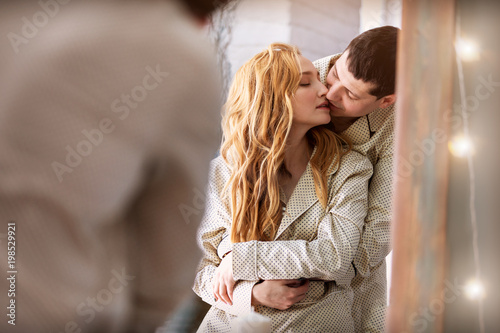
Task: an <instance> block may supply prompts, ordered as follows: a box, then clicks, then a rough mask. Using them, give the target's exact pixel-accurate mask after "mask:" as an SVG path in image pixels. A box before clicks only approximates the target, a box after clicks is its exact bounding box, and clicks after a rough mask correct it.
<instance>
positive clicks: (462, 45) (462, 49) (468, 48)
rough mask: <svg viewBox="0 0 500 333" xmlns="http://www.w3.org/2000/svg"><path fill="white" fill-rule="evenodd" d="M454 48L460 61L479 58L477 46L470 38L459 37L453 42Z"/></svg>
mask: <svg viewBox="0 0 500 333" xmlns="http://www.w3.org/2000/svg"><path fill="white" fill-rule="evenodd" d="M455 50H456V52H457V55H458V56H459V57H460V58H461V59H462V61H475V60H479V47H478V46H477V43H475V42H474V41H472V40H470V39H463V38H459V39H458V40H457V41H456V43H455Z"/></svg>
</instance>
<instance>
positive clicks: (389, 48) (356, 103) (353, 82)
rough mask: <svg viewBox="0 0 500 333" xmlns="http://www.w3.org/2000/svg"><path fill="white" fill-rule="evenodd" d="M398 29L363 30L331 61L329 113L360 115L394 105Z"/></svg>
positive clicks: (343, 115) (328, 83)
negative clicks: (338, 56) (336, 58)
mask: <svg viewBox="0 0 500 333" xmlns="http://www.w3.org/2000/svg"><path fill="white" fill-rule="evenodd" d="M398 32H399V29H398V28H396V27H392V26H384V27H379V28H374V29H371V30H368V31H365V32H363V33H362V34H360V35H359V36H357V37H356V38H354V39H353V40H352V41H351V43H350V44H349V45H348V46H347V48H346V50H345V51H344V53H343V54H342V55H341V57H340V58H339V59H338V60H337V61H336V62H335V63H334V64H332V66H331V68H330V70H329V72H328V76H327V78H326V81H327V86H328V89H329V90H328V94H327V98H328V100H329V101H330V107H331V114H332V116H336V117H361V116H364V115H367V114H369V113H371V112H372V111H374V110H376V109H377V108H386V107H388V106H390V105H392V104H394V102H395V101H396V95H395V81H396V53H397V40H398Z"/></svg>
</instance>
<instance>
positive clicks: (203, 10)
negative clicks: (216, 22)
mask: <svg viewBox="0 0 500 333" xmlns="http://www.w3.org/2000/svg"><path fill="white" fill-rule="evenodd" d="M179 1H180V2H181V3H184V4H185V5H186V7H187V8H188V9H189V11H190V12H191V13H192V14H193V15H194V16H195V17H197V18H198V19H200V20H204V19H206V18H208V17H209V16H210V14H212V12H214V11H215V10H217V9H219V8H222V7H224V6H225V5H227V4H228V3H230V2H231V1H234V0H179Z"/></svg>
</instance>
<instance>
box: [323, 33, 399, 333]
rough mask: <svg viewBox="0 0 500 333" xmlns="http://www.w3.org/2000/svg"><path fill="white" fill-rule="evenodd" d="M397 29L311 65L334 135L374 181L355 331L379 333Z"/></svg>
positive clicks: (358, 263)
mask: <svg viewBox="0 0 500 333" xmlns="http://www.w3.org/2000/svg"><path fill="white" fill-rule="evenodd" d="M398 32H399V29H398V28H395V27H391V26H384V27H379V28H374V29H371V30H368V31H366V32H364V33H362V34H361V35H359V36H357V37H356V38H354V39H353V40H352V41H351V43H350V44H349V46H348V47H347V48H346V50H345V51H344V52H343V53H342V54H338V55H334V56H329V57H326V58H322V59H319V60H317V61H316V62H315V63H314V65H315V66H316V68H317V69H318V71H319V72H320V75H321V78H322V79H323V80H324V81H323V82H325V81H326V85H327V87H328V93H327V96H326V97H327V99H328V100H329V102H330V110H331V111H330V114H331V115H332V125H333V126H332V127H333V130H334V131H335V132H337V133H339V134H341V135H343V136H344V137H346V138H348V139H349V140H350V141H351V143H352V145H353V150H355V151H357V152H359V153H361V154H363V155H365V156H367V157H368V159H369V160H370V162H371V163H372V164H373V176H372V178H371V180H370V187H369V193H368V213H367V216H366V218H365V224H364V227H363V232H362V237H361V241H360V244H359V247H358V252H357V254H356V256H355V259H354V262H353V264H354V267H355V268H356V270H357V274H356V277H355V278H354V279H353V281H352V283H351V287H352V288H353V289H354V302H353V310H352V313H353V319H354V323H355V325H356V326H355V329H356V332H383V331H384V327H385V312H386V302H387V301H386V300H387V295H386V294H387V291H386V289H387V279H386V265H385V257H386V256H387V255H388V254H389V252H390V250H391V238H390V235H391V226H390V222H391V202H392V195H391V194H392V177H393V173H392V168H393V166H392V165H393V158H392V157H393V151H394V112H395V110H394V103H395V101H396V94H395V81H396V55H397V38H398Z"/></svg>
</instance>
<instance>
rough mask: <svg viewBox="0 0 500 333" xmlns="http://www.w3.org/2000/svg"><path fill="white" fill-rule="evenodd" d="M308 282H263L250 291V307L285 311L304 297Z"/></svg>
mask: <svg viewBox="0 0 500 333" xmlns="http://www.w3.org/2000/svg"><path fill="white" fill-rule="evenodd" d="M308 289H309V280H304V281H300V280H265V281H264V282H262V283H258V284H256V285H255V286H254V287H253V289H252V305H264V306H267V307H270V308H275V309H278V310H286V309H288V308H290V307H291V306H292V305H294V304H295V303H297V302H299V301H301V300H303V299H304V297H306V292H307V290H308Z"/></svg>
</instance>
